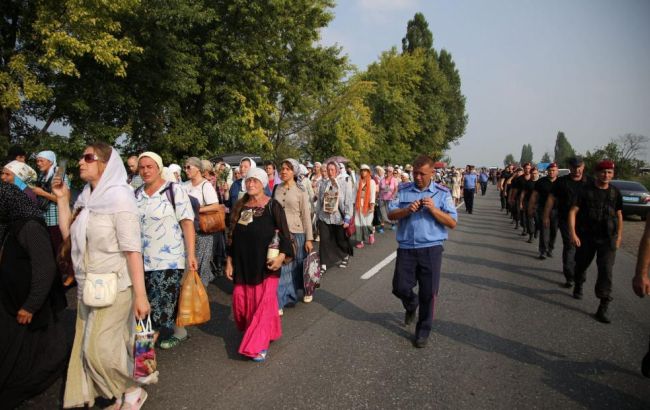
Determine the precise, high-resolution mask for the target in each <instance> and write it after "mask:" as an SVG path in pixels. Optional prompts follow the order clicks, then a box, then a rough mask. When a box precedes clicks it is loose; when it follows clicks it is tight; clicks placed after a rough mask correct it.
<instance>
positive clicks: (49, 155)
mask: <svg viewBox="0 0 650 410" xmlns="http://www.w3.org/2000/svg"><path fill="white" fill-rule="evenodd" d="M36 158H43V159H46V160H48V161H50V162H51V163H52V166H51V167H50V169H48V170H47V175H45V180H46V181H47V180H49V179H50V178H52V176H54V168H56V154H55V153H54V151H41V152H39V153H38V154H37V155H36Z"/></svg>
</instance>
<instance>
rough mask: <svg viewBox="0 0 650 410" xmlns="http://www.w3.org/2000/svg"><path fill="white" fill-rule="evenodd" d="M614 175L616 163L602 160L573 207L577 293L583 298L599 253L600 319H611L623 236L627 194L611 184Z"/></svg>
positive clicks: (572, 223)
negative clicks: (614, 273) (615, 271)
mask: <svg viewBox="0 0 650 410" xmlns="http://www.w3.org/2000/svg"><path fill="white" fill-rule="evenodd" d="M613 177H614V163H613V162H612V161H609V160H604V161H600V162H599V163H598V164H597V165H596V179H595V180H594V181H591V182H589V183H587V184H586V185H585V186H584V187H583V188H582V190H581V191H580V193H579V194H578V195H577V198H576V201H575V202H574V204H573V205H572V206H571V210H570V211H569V233H570V235H571V243H573V244H574V245H575V246H576V247H577V250H576V269H575V287H574V288H573V297H574V298H576V299H582V284H583V283H584V282H585V278H586V272H587V268H588V267H589V265H590V264H591V262H592V261H593V260H594V256H596V265H597V267H598V278H597V279H596V297H597V298H598V299H600V305H599V306H598V311H597V312H596V320H598V321H599V322H602V323H609V322H610V319H609V317H608V316H607V307H608V306H609V303H610V302H611V300H612V298H611V296H610V294H611V292H612V269H613V267H614V260H615V258H616V250H617V249H618V248H619V247H620V246H621V240H622V239H623V197H622V196H621V193H620V192H619V190H618V189H617V188H616V187H615V186H612V185H610V183H609V182H610V181H611V180H612V178H613Z"/></svg>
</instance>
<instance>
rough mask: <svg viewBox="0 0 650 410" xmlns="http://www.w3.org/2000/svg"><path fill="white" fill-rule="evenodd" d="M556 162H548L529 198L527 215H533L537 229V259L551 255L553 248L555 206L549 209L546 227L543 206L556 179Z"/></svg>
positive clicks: (555, 218)
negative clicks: (543, 175)
mask: <svg viewBox="0 0 650 410" xmlns="http://www.w3.org/2000/svg"><path fill="white" fill-rule="evenodd" d="M557 171H558V170H557V164H556V163H555V162H553V163H551V164H549V166H548V167H547V168H546V176H545V177H544V178H540V179H539V180H538V181H537V182H536V183H535V190H534V191H533V195H532V196H531V198H530V204H529V207H528V215H529V216H531V217H533V216H535V224H536V226H538V227H539V228H540V229H539V247H538V249H539V257H538V258H539V259H542V260H544V259H546V257H547V256H548V257H549V258H551V257H553V248H554V247H555V237H556V235H557V207H556V206H554V207H553V209H551V213H550V215H549V217H550V224H549V226H548V227H544V224H543V219H544V206H546V200H547V199H548V196H549V194H550V193H551V190H552V189H553V184H554V183H555V181H556V180H557Z"/></svg>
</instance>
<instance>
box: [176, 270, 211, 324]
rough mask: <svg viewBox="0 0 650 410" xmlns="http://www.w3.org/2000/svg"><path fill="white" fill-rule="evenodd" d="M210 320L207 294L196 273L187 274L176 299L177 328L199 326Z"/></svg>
mask: <svg viewBox="0 0 650 410" xmlns="http://www.w3.org/2000/svg"><path fill="white" fill-rule="evenodd" d="M208 320H210V302H209V301H208V294H207V292H206V291H205V288H204V287H203V284H202V283H201V278H199V275H198V273H196V271H191V272H187V273H186V274H185V276H184V277H183V284H182V285H181V294H180V296H179V298H178V314H177V315H176V325H177V326H192V325H200V324H201V323H205V322H207V321H208Z"/></svg>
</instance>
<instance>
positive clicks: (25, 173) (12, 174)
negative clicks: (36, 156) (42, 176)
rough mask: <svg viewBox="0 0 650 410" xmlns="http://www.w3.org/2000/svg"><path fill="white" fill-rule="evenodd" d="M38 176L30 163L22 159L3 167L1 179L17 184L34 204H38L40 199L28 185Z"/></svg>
mask: <svg viewBox="0 0 650 410" xmlns="http://www.w3.org/2000/svg"><path fill="white" fill-rule="evenodd" d="M36 178H37V175H36V171H34V170H33V169H32V167H30V166H29V165H27V164H25V163H24V162H20V161H16V160H14V161H11V162H10V163H8V164H7V165H5V166H4V168H3V169H2V175H1V176H0V179H2V182H6V183H8V184H14V185H16V186H17V187H18V188H19V189H20V190H21V191H23V192H24V193H25V195H27V196H28V197H29V199H31V200H32V201H33V202H34V204H36V205H37V206H38V200H37V199H36V194H35V193H34V191H32V189H31V188H30V187H29V186H28V185H27V184H30V183H32V181H35V180H36Z"/></svg>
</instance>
